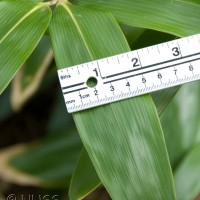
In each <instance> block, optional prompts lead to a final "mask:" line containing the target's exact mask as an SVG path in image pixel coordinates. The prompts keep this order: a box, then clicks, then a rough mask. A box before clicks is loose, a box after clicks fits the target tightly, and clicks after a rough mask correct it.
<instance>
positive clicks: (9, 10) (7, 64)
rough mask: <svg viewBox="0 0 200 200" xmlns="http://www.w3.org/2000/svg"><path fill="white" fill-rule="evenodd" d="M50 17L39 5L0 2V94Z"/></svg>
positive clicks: (35, 42) (25, 57)
mask: <svg viewBox="0 0 200 200" xmlns="http://www.w3.org/2000/svg"><path fill="white" fill-rule="evenodd" d="M50 17H51V9H50V8H49V6H47V5H46V4H43V3H31V2H27V1H0V24H1V29H0V79H1V83H0V93H2V91H3V90H4V89H5V87H6V86H7V85H8V83H9V82H10V81H11V79H12V78H13V76H14V75H15V73H16V71H17V70H18V69H19V68H20V66H21V65H22V64H23V63H24V62H25V60H26V59H27V58H28V57H29V55H30V54H31V53H32V51H33V50H34V48H35V47H36V45H37V43H38V42H39V40H40V38H41V37H42V35H43V34H44V32H45V30H46V28H47V26H48V23H49V21H50ZM8 19H9V20H8Z"/></svg>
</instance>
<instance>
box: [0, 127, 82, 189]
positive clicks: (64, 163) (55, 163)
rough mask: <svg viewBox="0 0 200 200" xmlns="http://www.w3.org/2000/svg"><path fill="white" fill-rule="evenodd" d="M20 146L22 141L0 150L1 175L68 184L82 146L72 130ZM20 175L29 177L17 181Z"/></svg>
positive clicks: (44, 183)
mask: <svg viewBox="0 0 200 200" xmlns="http://www.w3.org/2000/svg"><path fill="white" fill-rule="evenodd" d="M69 133H70V134H69ZM21 147H22V151H20V152H18V151H17V149H18V148H21ZM23 147H24V145H19V146H17V147H16V148H15V147H12V148H11V149H9V148H8V150H2V152H1V153H0V162H1V167H0V176H1V177H2V178H3V179H5V180H6V181H11V182H15V183H21V184H28V185H37V186H41V187H53V188H56V187H58V188H66V187H67V186H69V182H70V179H71V175H72V171H73V169H74V167H75V163H76V161H77V159H78V157H79V154H80V150H81V148H82V143H81V141H80V138H79V136H78V134H76V131H75V130H65V131H64V132H62V133H60V132H58V133H56V134H52V135H49V136H46V138H44V139H42V140H41V141H39V142H37V143H35V144H32V145H26V146H25V147H24V148H23ZM4 157H6V160H5V159H3V158H4ZM5 169H6V170H5ZM6 172H8V173H6ZM9 174H11V177H10V175H9ZM22 175H23V177H25V178H26V177H27V180H28V181H25V182H23V180H22V181H20V180H21V176H22ZM8 177H9V180H7V179H8ZM35 179H36V180H38V181H37V182H36V181H35ZM25 180H26V179H25Z"/></svg>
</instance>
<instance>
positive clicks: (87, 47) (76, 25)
mask: <svg viewBox="0 0 200 200" xmlns="http://www.w3.org/2000/svg"><path fill="white" fill-rule="evenodd" d="M60 5H61V6H63V8H64V9H65V10H66V11H67V13H68V14H69V16H70V17H71V19H72V21H73V22H74V25H75V27H76V29H77V31H78V33H79V35H80V36H81V38H82V40H83V43H84V45H85V47H86V49H87V51H88V53H89V55H90V57H91V59H94V58H93V56H92V53H91V51H90V48H89V46H88V45H87V42H86V39H85V37H84V35H83V33H82V31H81V27H80V25H79V23H78V21H77V20H76V18H75V16H74V14H73V13H72V12H71V10H70V8H69V7H68V6H67V5H66V4H64V3H61V4H60Z"/></svg>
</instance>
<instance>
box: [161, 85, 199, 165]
mask: <svg viewBox="0 0 200 200" xmlns="http://www.w3.org/2000/svg"><path fill="white" fill-rule="evenodd" d="M199 99H200V84H199V81H198V82H194V83H189V84H185V85H183V86H182V87H181V89H180V90H179V92H178V93H177V94H176V96H175V97H174V98H173V100H172V101H171V103H170V104H169V106H168V107H167V109H166V110H165V112H164V113H163V115H162V116H161V124H162V128H163V130H164V133H165V141H166V144H167V149H168V152H169V157H170V161H171V164H172V166H173V167H175V165H176V164H177V162H179V160H180V159H181V158H182V157H183V156H184V154H185V152H186V151H188V150H189V149H190V148H191V146H192V145H193V144H194V143H195V142H196V141H195V140H196V137H197V135H198V134H199V132H200V104H199Z"/></svg>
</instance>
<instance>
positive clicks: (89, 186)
mask: <svg viewBox="0 0 200 200" xmlns="http://www.w3.org/2000/svg"><path fill="white" fill-rule="evenodd" d="M179 89H180V87H174V88H171V89H166V90H163V91H158V92H155V93H153V94H152V98H153V100H154V103H155V105H156V108H157V112H158V114H159V115H161V114H162V113H163V111H164V110H165V108H166V107H167V105H168V104H169V103H170V101H171V100H172V98H173V97H174V96H175V94H176V93H177V91H178V90H179ZM80 174H84V176H83V177H82V176H80ZM100 184H101V180H100V179H99V177H98V175H97V173H96V170H95V169H94V167H93V164H92V162H91V160H90V158H89V156H88V154H87V152H86V150H85V149H84V148H83V150H82V153H81V155H80V158H79V160H78V163H77V164H76V168H75V170H74V172H73V176H72V180H71V184H70V189H69V194H70V196H71V197H73V198H74V199H82V198H83V197H85V196H86V195H87V194H89V193H90V192H92V191H93V190H94V189H95V188H97V187H98V186H99V185H100Z"/></svg>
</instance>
